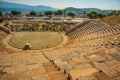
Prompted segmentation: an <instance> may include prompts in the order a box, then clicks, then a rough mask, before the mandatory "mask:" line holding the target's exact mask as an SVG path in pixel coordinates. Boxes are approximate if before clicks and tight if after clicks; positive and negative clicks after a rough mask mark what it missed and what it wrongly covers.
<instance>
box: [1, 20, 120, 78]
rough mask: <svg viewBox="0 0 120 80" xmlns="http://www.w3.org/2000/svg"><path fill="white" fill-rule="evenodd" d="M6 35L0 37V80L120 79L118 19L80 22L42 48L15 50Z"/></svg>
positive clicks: (119, 23)
mask: <svg viewBox="0 0 120 80" xmlns="http://www.w3.org/2000/svg"><path fill="white" fill-rule="evenodd" d="M1 26H2V24H1ZM2 27H3V26H2ZM6 32H7V31H6ZM3 34H4V35H5V33H3V32H2V31H1V35H3ZM10 35H11V34H9V36H10ZM5 36H7V35H5ZM9 36H7V37H6V38H5V39H3V40H2V39H1V41H2V43H3V45H2V46H4V47H5V48H4V49H3V50H2V51H0V80H120V22H118V23H116V24H114V25H109V24H106V23H104V22H98V21H91V20H86V21H83V22H82V23H79V24H77V25H76V26H75V27H73V28H72V29H70V30H69V31H67V33H66V34H65V37H67V38H68V39H67V40H66V38H65V39H64V42H63V43H62V44H61V45H58V46H56V47H54V48H50V49H45V50H26V51H24V50H21V49H16V48H14V47H11V46H10V45H9V44H8V40H9ZM2 38H3V37H2ZM8 50H9V51H8ZM10 51H11V52H10Z"/></svg>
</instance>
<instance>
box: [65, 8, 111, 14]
mask: <svg viewBox="0 0 120 80" xmlns="http://www.w3.org/2000/svg"><path fill="white" fill-rule="evenodd" d="M66 10H67V11H70V12H71V11H72V12H75V13H77V14H82V13H83V12H84V11H86V12H87V13H89V12H92V11H95V12H97V13H102V14H106V15H107V14H109V13H110V12H111V11H113V10H101V9H98V8H74V7H67V8H66Z"/></svg>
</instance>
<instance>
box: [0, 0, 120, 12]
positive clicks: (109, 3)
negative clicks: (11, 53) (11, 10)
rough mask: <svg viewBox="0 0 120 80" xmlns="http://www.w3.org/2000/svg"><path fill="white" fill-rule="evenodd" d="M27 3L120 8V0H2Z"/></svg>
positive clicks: (59, 6) (64, 6) (58, 6)
mask: <svg viewBox="0 0 120 80" xmlns="http://www.w3.org/2000/svg"><path fill="white" fill-rule="evenodd" d="M0 1H5V2H13V3H20V4H27V5H33V6H34V5H46V6H51V7H55V8H60V9H63V8H66V7H76V8H100V9H117V10H120V0H0Z"/></svg>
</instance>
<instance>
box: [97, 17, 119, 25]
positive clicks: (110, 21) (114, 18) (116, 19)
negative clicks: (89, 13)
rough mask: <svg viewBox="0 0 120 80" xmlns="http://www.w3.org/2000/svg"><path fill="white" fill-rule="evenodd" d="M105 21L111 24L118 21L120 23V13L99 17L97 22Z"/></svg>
mask: <svg viewBox="0 0 120 80" xmlns="http://www.w3.org/2000/svg"><path fill="white" fill-rule="evenodd" d="M100 21H101V22H104V23H107V24H109V25H111V26H114V25H116V24H118V23H120V15H113V16H108V17H105V18H103V19H98V20H97V22H100Z"/></svg>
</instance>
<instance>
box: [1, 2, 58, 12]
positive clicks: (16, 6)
mask: <svg viewBox="0 0 120 80" xmlns="http://www.w3.org/2000/svg"><path fill="white" fill-rule="evenodd" d="M0 9H2V10H3V11H5V12H11V11H12V10H18V11H22V12H30V11H36V12H44V11H56V10H57V9H56V8H52V7H49V6H43V5H38V6H29V5H24V4H16V3H8V2H2V1H0Z"/></svg>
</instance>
